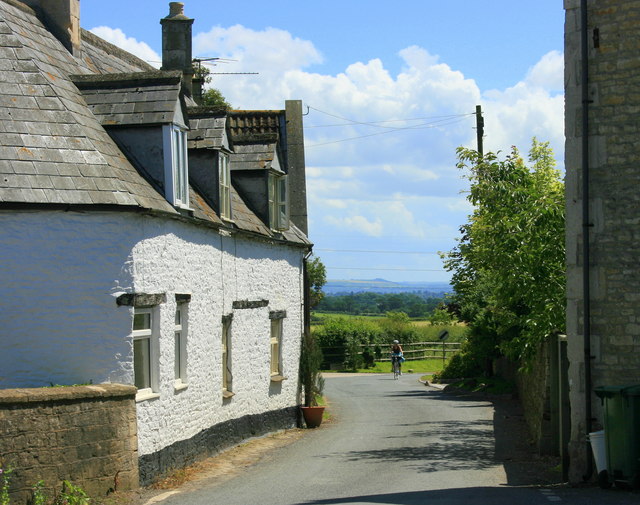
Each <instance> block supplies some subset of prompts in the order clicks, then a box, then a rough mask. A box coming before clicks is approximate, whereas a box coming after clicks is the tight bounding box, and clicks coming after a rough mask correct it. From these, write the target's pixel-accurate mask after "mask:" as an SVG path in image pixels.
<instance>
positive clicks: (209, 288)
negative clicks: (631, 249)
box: [0, 0, 311, 483]
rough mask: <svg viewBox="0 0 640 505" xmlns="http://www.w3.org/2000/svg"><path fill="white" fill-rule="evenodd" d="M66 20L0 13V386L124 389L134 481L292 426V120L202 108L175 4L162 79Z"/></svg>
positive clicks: (60, 15)
mask: <svg viewBox="0 0 640 505" xmlns="http://www.w3.org/2000/svg"><path fill="white" fill-rule="evenodd" d="M105 8H107V4H105ZM79 17H80V9H79V0H25V1H22V2H21V1H18V0H0V34H1V35H0V54H1V55H2V58H1V59H0V65H1V70H2V72H0V100H2V108H1V110H0V115H1V118H0V243H1V244H2V247H1V248H0V278H2V279H3V282H2V283H1V284H0V297H1V298H2V305H1V310H0V328H2V329H1V330H0V331H1V332H2V342H3V344H2V353H0V387H2V388H15V387H41V386H48V385H50V384H82V383H89V382H92V383H94V384H97V383H105V382H111V383H122V384H131V385H135V386H136V387H137V388H138V393H137V398H136V401H137V403H136V415H137V433H138V456H139V462H140V477H141V481H142V482H143V483H145V482H148V481H149V480H150V479H152V478H153V477H154V476H156V475H158V474H161V473H163V472H165V471H167V470H168V469H171V468H175V467H179V466H182V465H184V464H188V463H190V462H192V461H193V460H194V459H196V458H198V457H200V456H202V455H206V454H210V453H215V452H216V451H218V450H219V449H221V448H223V447H225V446H227V445H230V444H233V443H237V442H239V441H240V440H241V439H242V438H243V437H247V436H255V435H258V434H262V433H266V432H269V431H273V430H276V429H281V428H285V427H292V426H294V425H295V424H296V416H297V405H298V404H299V387H298V364H299V352H300V336H301V333H302V330H303V309H304V297H303V263H304V261H305V257H306V255H307V254H308V252H309V251H310V248H311V245H310V243H309V241H308V240H307V238H306V235H305V232H306V227H307V223H306V202H305V201H304V195H305V193H304V151H303V150H302V148H301V145H302V144H301V139H302V107H301V103H300V102H299V101H288V102H287V103H286V106H285V108H284V109H283V110H276V111H259V112H254V111H234V112H233V113H226V112H224V111H220V110H212V109H207V108H206V107H199V106H198V104H197V103H196V102H195V101H194V100H193V98H192V96H191V94H192V92H193V90H192V81H191V77H192V69H191V68H192V67H191V61H192V58H191V54H190V48H191V25H192V23H193V20H192V19H189V18H188V17H187V16H185V15H184V13H183V11H182V4H180V3H178V2H172V3H171V7H170V13H169V15H168V16H167V17H166V18H164V19H162V30H163V70H161V71H157V70H155V69H153V68H151V67H150V66H149V65H148V64H147V63H145V62H143V61H141V60H140V59H138V58H136V57H135V56H133V55H131V54H128V53H126V52H124V51H122V50H120V49H118V48H117V47H115V46H112V45H111V44H109V43H107V42H105V41H104V40H101V39H100V38H98V37H96V36H95V35H93V34H91V33H89V32H87V31H85V30H82V29H81V28H80V27H79ZM291 139H293V140H294V141H295V145H291V146H290V145H289V144H291V143H292V140H291ZM290 179H292V182H291V184H292V185H293V186H294V187H296V188H298V189H299V190H298V191H296V192H294V193H292V194H289V193H290V191H289V187H290ZM290 206H293V207H295V209H297V210H296V211H295V212H294V213H293V214H292V213H290V212H289V208H290ZM5 463H7V464H11V462H10V461H7V462H5ZM14 466H15V465H14Z"/></svg>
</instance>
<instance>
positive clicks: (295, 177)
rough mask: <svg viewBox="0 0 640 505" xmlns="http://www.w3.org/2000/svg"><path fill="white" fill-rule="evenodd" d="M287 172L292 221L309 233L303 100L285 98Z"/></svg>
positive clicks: (306, 233)
mask: <svg viewBox="0 0 640 505" xmlns="http://www.w3.org/2000/svg"><path fill="white" fill-rule="evenodd" d="M284 104H285V121H286V149H287V155H286V156H287V161H286V163H287V174H288V175H289V206H290V207H289V208H290V210H289V215H290V217H291V221H293V223H294V224H295V225H296V226H297V227H298V228H300V230H302V232H303V233H304V234H305V235H309V228H308V223H307V180H306V166H305V161H304V130H303V125H302V101H301V100H285V102H284Z"/></svg>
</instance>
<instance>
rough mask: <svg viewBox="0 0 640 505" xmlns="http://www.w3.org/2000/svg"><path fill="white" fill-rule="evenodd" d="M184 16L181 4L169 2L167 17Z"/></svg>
mask: <svg viewBox="0 0 640 505" xmlns="http://www.w3.org/2000/svg"><path fill="white" fill-rule="evenodd" d="M180 15H182V16H184V4H183V3H182V2H169V17H170V18H173V17H176V16H180Z"/></svg>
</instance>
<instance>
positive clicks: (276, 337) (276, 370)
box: [269, 319, 282, 375]
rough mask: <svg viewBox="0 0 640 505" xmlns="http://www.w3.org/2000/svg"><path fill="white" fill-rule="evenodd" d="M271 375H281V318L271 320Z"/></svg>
mask: <svg viewBox="0 0 640 505" xmlns="http://www.w3.org/2000/svg"><path fill="white" fill-rule="evenodd" d="M269 341H270V346H271V375H282V352H281V351H282V319H272V320H271V337H270V340H269Z"/></svg>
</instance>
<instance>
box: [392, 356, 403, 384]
mask: <svg viewBox="0 0 640 505" xmlns="http://www.w3.org/2000/svg"><path fill="white" fill-rule="evenodd" d="M391 371H392V372H393V378H394V379H395V380H398V377H400V376H401V375H402V372H401V371H400V355H399V354H392V355H391Z"/></svg>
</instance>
